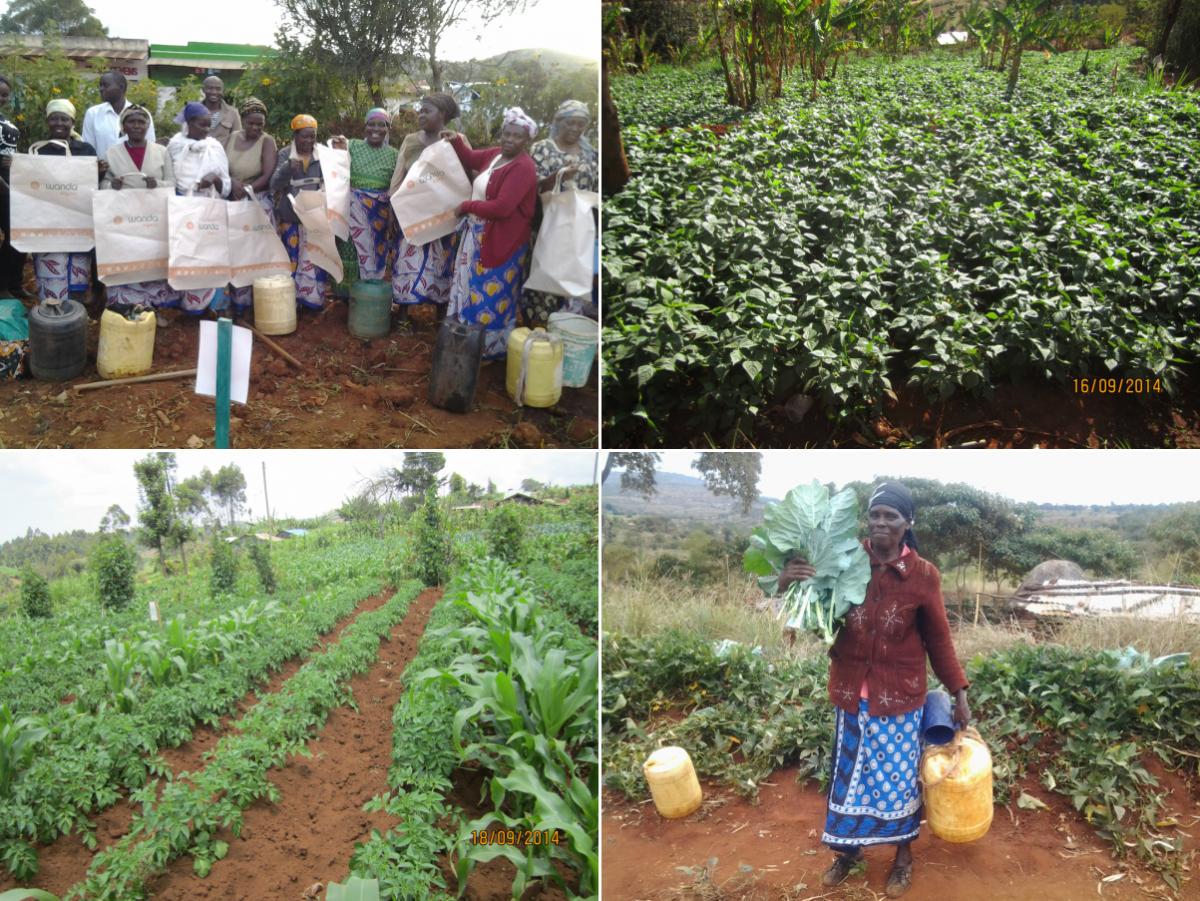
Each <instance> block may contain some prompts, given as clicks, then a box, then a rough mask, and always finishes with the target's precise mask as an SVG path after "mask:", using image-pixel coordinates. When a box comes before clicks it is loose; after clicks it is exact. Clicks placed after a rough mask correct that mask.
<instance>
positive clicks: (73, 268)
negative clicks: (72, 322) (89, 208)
mask: <svg viewBox="0 0 1200 901" xmlns="http://www.w3.org/2000/svg"><path fill="white" fill-rule="evenodd" d="M46 128H47V129H48V130H49V132H50V139H49V140H46V141H38V142H37V143H35V144H33V145H32V146H30V148H29V152H30V153H34V154H37V155H38V156H95V155H96V148H95V147H93V146H92V145H91V144H88V143H87V142H85V141H81V140H79V135H78V133H77V132H76V131H75V105H74V104H73V103H71V101H70V100H63V99H57V100H51V101H50V102H49V103H47V104H46ZM100 172H101V170H100V169H99V168H97V173H96V179H97V184H99V178H100ZM33 272H34V275H35V276H36V277H37V285H38V297H40V298H41V299H42V300H65V299H67V298H68V297H70V298H72V299H74V300H79V301H82V300H83V295H84V294H85V293H87V289H88V286H89V285H90V284H91V281H92V263H91V254H90V253H87V252H85V253H69V252H65V251H63V252H59V253H35V254H34V255H33Z"/></svg>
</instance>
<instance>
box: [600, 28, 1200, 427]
mask: <svg viewBox="0 0 1200 901" xmlns="http://www.w3.org/2000/svg"><path fill="white" fill-rule="evenodd" d="M1136 53H1137V52H1136V51H1129V50H1115V51H1105V52H1101V53H1092V54H1090V57H1089V58H1088V61H1087V67H1086V71H1084V66H1083V63H1084V56H1083V55H1082V54H1076V53H1064V54H1060V55H1058V56H1054V57H1050V56H1048V55H1047V56H1046V58H1045V59H1044V60H1043V58H1042V56H1041V55H1038V54H1027V57H1028V59H1027V60H1026V65H1025V68H1024V69H1023V70H1022V82H1021V85H1020V87H1019V89H1018V90H1017V93H1016V96H1015V97H1014V99H1013V100H1012V102H1006V101H1005V100H1004V87H1005V78H1004V75H1003V74H1002V73H998V72H992V71H986V70H984V69H982V68H980V67H979V65H978V61H977V58H976V57H975V56H974V55H957V54H937V53H935V54H926V55H923V56H919V57H910V58H907V59H902V60H900V61H899V62H895V63H892V62H887V61H883V60H872V59H868V60H863V61H859V62H856V63H853V64H851V65H849V66H846V67H845V68H844V69H843V72H842V73H841V74H839V76H838V78H837V79H836V80H835V81H833V82H832V83H830V84H829V85H828V87H826V88H823V93H822V96H821V97H820V98H819V99H817V100H816V101H810V100H809V98H808V86H807V83H802V82H800V81H796V82H794V83H792V84H789V85H788V86H787V87H785V90H784V94H783V97H782V98H781V99H780V100H779V101H777V102H776V103H774V104H771V105H769V106H767V107H765V108H762V109H760V110H756V111H754V112H751V113H749V114H746V115H745V117H744V118H741V119H740V120H739V119H738V115H739V114H740V111H739V110H737V109H735V108H732V107H729V106H727V105H725V103H724V97H723V90H722V87H723V83H722V81H721V76H720V73H719V71H718V70H716V69H712V68H703V67H702V68H700V69H698V70H695V71H688V70H673V69H667V68H660V69H656V70H653V71H652V72H651V73H650V74H649V75H645V76H622V77H618V78H615V79H614V81H613V94H614V98H615V100H616V103H617V105H618V108H619V109H620V111H621V117H622V125H623V136H624V141H625V145H626V151H627V154H628V157H629V163H630V167H631V169H632V170H633V174H634V177H633V180H632V181H631V182H630V183H629V184H628V185H627V186H626V187H625V188H624V190H622V191H621V192H620V193H619V194H616V195H614V196H612V197H610V198H606V201H605V231H604V239H603V240H604V263H603V284H604V296H605V303H606V328H605V332H604V342H605V343H604V348H605V371H604V396H605V411H606V419H607V422H606V441H607V442H608V443H609V444H611V445H612V446H630V447H633V446H654V445H662V444H671V443H686V444H698V443H704V444H708V443H717V444H726V445H728V444H730V443H735V442H738V441H742V440H749V441H751V442H755V443H763V442H766V443H770V441H771V434H772V429H771V422H772V421H776V420H778V419H779V418H780V410H781V408H780V406H779V405H782V404H785V403H786V402H787V401H788V399H789V398H792V397H794V396H795V395H806V396H808V397H810V398H812V400H813V401H814V402H815V405H816V406H815V409H813V410H812V411H811V412H810V413H809V414H808V416H809V417H810V418H815V417H821V418H823V419H824V420H825V421H826V422H827V423H828V425H829V427H830V428H831V429H833V432H832V434H833V435H834V436H835V437H837V436H839V435H840V437H841V440H845V438H846V436H848V435H849V434H851V433H853V432H854V431H856V430H857V431H860V432H861V431H867V432H868V434H869V433H870V430H869V424H870V423H871V422H872V421H873V420H874V419H875V418H876V417H878V416H879V414H880V413H881V411H883V410H884V408H885V405H887V404H888V403H889V402H890V403H892V404H894V403H895V402H896V399H897V395H898V394H903V395H905V396H906V397H908V398H912V397H915V398H917V399H918V401H917V402H918V403H923V404H926V405H932V404H935V403H937V402H939V401H943V400H947V399H949V398H955V399H956V400H957V401H963V400H966V401H970V400H973V399H979V398H987V397H989V396H990V395H991V393H992V392H993V390H994V389H995V388H996V387H997V386H999V385H1002V384H1019V385H1022V386H1024V390H1025V391H1026V392H1028V393H1029V394H1030V395H1036V394H1037V393H1038V392H1048V391H1060V392H1061V391H1063V390H1066V391H1070V390H1072V386H1073V385H1074V384H1075V382H1074V381H1073V380H1074V379H1076V378H1080V377H1088V376H1091V377H1097V376H1099V377H1114V378H1129V379H1143V380H1145V381H1144V382H1142V383H1140V384H1141V385H1142V391H1141V392H1140V393H1142V394H1144V395H1147V396H1148V397H1149V400H1150V402H1154V401H1155V400H1157V401H1168V400H1169V399H1170V398H1171V397H1173V396H1174V397H1178V396H1180V395H1181V394H1184V393H1186V390H1185V389H1186V388H1187V386H1188V385H1189V384H1191V382H1190V381H1189V380H1190V379H1193V378H1194V376H1193V375H1192V372H1193V370H1194V369H1195V364H1196V362H1197V354H1196V348H1197V339H1198V338H1200V323H1198V321H1197V309H1198V306H1200V167H1198V166H1197V165H1196V160H1197V159H1200V104H1198V103H1197V100H1196V98H1195V94H1194V92H1188V91H1162V90H1156V89H1154V88H1152V87H1148V86H1147V84H1146V82H1145V81H1144V79H1142V78H1140V77H1137V76H1135V74H1134V73H1133V72H1132V71H1131V69H1130V64H1131V62H1132V61H1133V60H1134V58H1135V56H1136ZM721 124H727V125H728V131H726V132H725V133H724V134H720V133H718V132H720V129H717V130H716V131H714V130H711V129H706V128H701V127H698V126H700V125H721ZM685 126H691V127H685ZM839 430H840V431H839ZM1113 437H1114V438H1117V439H1118V440H1119V436H1113ZM907 438H908V439H909V440H911V441H912V442H913V443H917V444H920V443H923V441H922V438H921V436H919V435H912V434H910V435H908V436H907Z"/></svg>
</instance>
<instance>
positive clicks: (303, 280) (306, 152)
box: [271, 113, 329, 310]
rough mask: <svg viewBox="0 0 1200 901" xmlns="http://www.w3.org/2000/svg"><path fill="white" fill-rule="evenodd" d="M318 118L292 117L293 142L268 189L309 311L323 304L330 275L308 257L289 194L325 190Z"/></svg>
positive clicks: (299, 299) (298, 289)
mask: <svg viewBox="0 0 1200 901" xmlns="http://www.w3.org/2000/svg"><path fill="white" fill-rule="evenodd" d="M316 143H317V120H316V119H314V118H313V117H312V116H309V115H306V114H304V113H301V114H300V115H298V116H296V117H295V118H293V119H292V143H291V144H289V145H288V146H287V147H284V148H283V149H282V150H280V151H279V158H278V161H277V162H276V164H275V173H274V174H273V175H272V176H271V190H272V191H273V192H274V193H275V224H276V228H277V229H278V230H279V237H280V238H281V239H283V246H284V247H285V248H287V252H288V257H289V258H290V259H291V261H292V280H293V281H294V282H295V283H296V301H297V302H298V303H300V304H302V305H303V306H306V307H308V308H309V309H310V310H319V309H321V308H322V307H323V306H325V287H326V285H327V284H328V283H329V274H328V273H327V272H326V271H325V270H324V269H321V268H320V267H319V266H317V265H316V264H315V263H313V261H312V260H311V259H309V255H308V249H307V242H306V241H305V233H304V225H303V224H302V223H301V222H300V217H299V216H297V215H296V211H295V210H294V209H292V204H291V202H290V201H289V200H288V197H290V196H294V195H296V194H299V193H300V192H301V191H324V190H325V179H324V177H323V176H322V174H321V160H320V159H318V156H317V150H316Z"/></svg>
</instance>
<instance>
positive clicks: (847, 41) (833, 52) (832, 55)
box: [799, 0, 875, 100]
mask: <svg viewBox="0 0 1200 901" xmlns="http://www.w3.org/2000/svg"><path fill="white" fill-rule="evenodd" d="M874 6H875V0H813V2H812V3H810V4H809V5H808V7H807V8H805V9H804V10H802V11H801V13H800V17H799V18H800V22H801V27H802V29H803V34H804V51H803V54H802V55H803V57H804V60H805V62H806V63H807V68H808V72H809V76H810V78H811V79H812V94H811V98H810V99H812V100H816V99H817V87H818V84H819V82H820V81H821V80H822V79H824V78H825V73H826V71H827V70H828V69H829V64H830V62H832V63H833V69H832V72H831V73H830V74H831V75H836V74H837V64H838V61H839V60H840V59H841V58H842V56H844V55H845V54H847V53H849V52H850V51H851V50H855V49H858V48H860V47H865V46H866V43H865V42H864V41H863V40H862V39H861V38H860V37H859V35H858V32H859V31H860V30H861V29H860V28H859V23H860V22H863V21H865V20H866V19H867V18H868V17H869V15H870V13H871V11H872V10H873V9H874Z"/></svg>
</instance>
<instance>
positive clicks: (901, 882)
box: [884, 863, 912, 898]
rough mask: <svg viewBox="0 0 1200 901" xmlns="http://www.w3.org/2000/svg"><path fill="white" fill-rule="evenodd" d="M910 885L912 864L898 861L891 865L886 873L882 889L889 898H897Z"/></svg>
mask: <svg viewBox="0 0 1200 901" xmlns="http://www.w3.org/2000/svg"><path fill="white" fill-rule="evenodd" d="M911 887H912V864H911V863H898V864H895V865H893V866H892V872H890V873H888V880H887V886H886V888H885V889H884V891H885V892H887V896H888V897H889V898H899V897H900V896H901V895H903V894H904V893H905V892H907V891H908V890H909V889H910V888H911Z"/></svg>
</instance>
